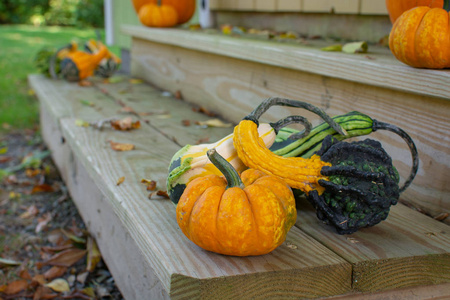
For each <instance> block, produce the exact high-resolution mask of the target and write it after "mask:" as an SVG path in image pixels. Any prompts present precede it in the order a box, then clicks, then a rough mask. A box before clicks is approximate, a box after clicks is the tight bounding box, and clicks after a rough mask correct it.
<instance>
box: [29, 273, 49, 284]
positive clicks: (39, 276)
mask: <svg viewBox="0 0 450 300" xmlns="http://www.w3.org/2000/svg"><path fill="white" fill-rule="evenodd" d="M46 283H47V280H45V277H44V275H42V274H37V275H34V277H33V279H32V285H34V286H38V285H44V284H46Z"/></svg>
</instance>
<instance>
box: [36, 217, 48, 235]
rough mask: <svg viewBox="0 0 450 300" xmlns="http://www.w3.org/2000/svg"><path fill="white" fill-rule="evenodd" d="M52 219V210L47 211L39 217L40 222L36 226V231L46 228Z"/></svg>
mask: <svg viewBox="0 0 450 300" xmlns="http://www.w3.org/2000/svg"><path fill="white" fill-rule="evenodd" d="M51 220H52V214H51V213H50V212H48V213H46V214H45V215H44V216H43V217H42V218H38V224H37V226H36V229H35V232H36V233H39V232H41V231H42V230H44V229H45V227H46V226H47V225H48V223H50V221H51Z"/></svg>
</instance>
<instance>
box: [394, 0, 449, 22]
mask: <svg viewBox="0 0 450 300" xmlns="http://www.w3.org/2000/svg"><path fill="white" fill-rule="evenodd" d="M443 5H444V0H386V8H387V10H388V12H389V18H390V19H391V22H392V24H394V23H395V21H396V20H397V19H398V17H400V16H401V15H402V14H403V13H404V12H405V11H407V10H410V9H411V8H413V7H417V6H428V7H431V8H435V7H437V8H442V6H443Z"/></svg>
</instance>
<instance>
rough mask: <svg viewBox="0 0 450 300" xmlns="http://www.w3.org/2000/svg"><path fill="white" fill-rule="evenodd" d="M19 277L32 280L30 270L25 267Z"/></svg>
mask: <svg viewBox="0 0 450 300" xmlns="http://www.w3.org/2000/svg"><path fill="white" fill-rule="evenodd" d="M19 277H20V278H22V279H26V280H31V278H32V277H31V275H30V272H28V270H27V269H23V270H21V271H20V272H19Z"/></svg>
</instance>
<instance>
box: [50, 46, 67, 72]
mask: <svg viewBox="0 0 450 300" xmlns="http://www.w3.org/2000/svg"><path fill="white" fill-rule="evenodd" d="M70 48H72V44H68V45H65V46H62V47H61V48H59V49H58V50H56V52H55V54H53V55H52V57H50V67H49V71H50V75H51V76H52V78H53V79H57V78H58V75H56V71H55V64H56V58H57V57H58V53H59V52H61V51H62V50H64V49H70Z"/></svg>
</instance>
